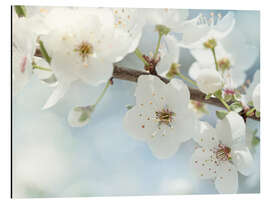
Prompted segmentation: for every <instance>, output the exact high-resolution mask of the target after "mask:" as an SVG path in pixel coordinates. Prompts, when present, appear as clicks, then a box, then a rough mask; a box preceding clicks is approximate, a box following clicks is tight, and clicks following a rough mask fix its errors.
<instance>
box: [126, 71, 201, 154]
mask: <svg viewBox="0 0 270 203" xmlns="http://www.w3.org/2000/svg"><path fill="white" fill-rule="evenodd" d="M135 96H136V105H135V106H134V107H132V109H131V110H129V111H128V112H127V114H126V115H125V118H124V128H125V129H126V131H127V132H128V133H129V135H131V136H132V137H134V138H136V139H138V140H141V141H145V142H146V143H147V144H148V145H149V147H150V149H151V151H152V153H153V155H154V156H156V157H157V158H160V159H164V158H169V157H171V156H173V155H174V154H175V153H176V152H177V150H178V148H179V146H180V144H181V143H183V142H185V141H187V140H189V139H190V138H192V136H194V134H196V133H197V130H198V128H197V124H198V122H197V118H196V116H195V115H194V112H192V111H191V110H190V109H189V108H188V103H189V101H190V93H189V90H188V88H187V86H186V85H185V84H184V83H183V82H182V81H181V80H177V79H172V80H171V81H170V83H168V84H165V83H163V82H162V81H161V80H160V79H159V78H158V77H156V76H151V75H142V76H140V77H139V78H138V82H137V87H136V91H135Z"/></svg>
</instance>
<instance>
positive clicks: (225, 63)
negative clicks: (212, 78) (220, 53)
mask: <svg viewBox="0 0 270 203" xmlns="http://www.w3.org/2000/svg"><path fill="white" fill-rule="evenodd" d="M218 66H219V68H220V69H221V70H222V71H225V70H227V69H229V68H230V66H231V62H230V60H229V59H227V58H222V59H220V60H219V61H218Z"/></svg>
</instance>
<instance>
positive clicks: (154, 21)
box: [144, 8, 189, 32]
mask: <svg viewBox="0 0 270 203" xmlns="http://www.w3.org/2000/svg"><path fill="white" fill-rule="evenodd" d="M144 13H145V15H146V22H147V24H150V25H154V26H156V25H165V26H166V27H168V28H169V29H170V30H171V31H172V32H183V24H184V22H185V20H186V19H187V17H188V15H189V12H188V10H186V9H181V10H179V9H167V8H165V9H145V10H144Z"/></svg>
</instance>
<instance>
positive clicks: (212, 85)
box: [196, 69, 223, 94]
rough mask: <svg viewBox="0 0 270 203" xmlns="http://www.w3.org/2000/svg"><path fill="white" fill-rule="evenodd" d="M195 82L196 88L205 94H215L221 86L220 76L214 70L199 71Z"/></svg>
mask: <svg viewBox="0 0 270 203" xmlns="http://www.w3.org/2000/svg"><path fill="white" fill-rule="evenodd" d="M196 81H197V85H198V88H199V89H200V90H201V91H202V92H204V93H205V94H210V93H215V92H216V91H217V90H220V89H221V88H222V86H223V80H222V77H221V75H220V74H219V72H217V71H216V70H214V69H209V70H206V69H205V70H202V71H200V73H199V75H198V77H197V80H196Z"/></svg>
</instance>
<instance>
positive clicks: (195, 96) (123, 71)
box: [35, 49, 260, 121]
mask: <svg viewBox="0 0 270 203" xmlns="http://www.w3.org/2000/svg"><path fill="white" fill-rule="evenodd" d="M35 56H39V57H42V54H41V52H40V50H39V49H36V53H35ZM140 75H150V73H149V72H146V71H139V70H134V69H130V68H124V67H119V66H117V65H114V70H113V78H115V79H120V80H128V81H131V82H137V79H138V77H139V76H140ZM156 76H157V77H159V78H160V79H161V80H162V81H163V82H165V83H168V82H169V80H168V79H167V78H164V77H161V76H159V75H156ZM189 91H190V99H192V100H196V101H199V102H203V103H207V104H211V105H214V106H218V107H222V108H225V106H224V105H223V104H222V103H221V102H220V101H219V100H218V99H217V98H210V99H205V96H206V95H205V94H204V93H202V92H201V91H199V90H198V89H194V88H191V87H189ZM240 115H241V116H242V117H243V118H244V119H246V118H251V119H254V120H257V121H260V118H257V117H256V116H255V114H254V115H251V116H248V117H246V115H245V112H244V111H243V112H240Z"/></svg>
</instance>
